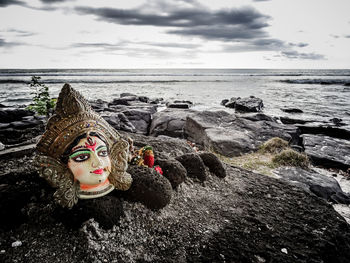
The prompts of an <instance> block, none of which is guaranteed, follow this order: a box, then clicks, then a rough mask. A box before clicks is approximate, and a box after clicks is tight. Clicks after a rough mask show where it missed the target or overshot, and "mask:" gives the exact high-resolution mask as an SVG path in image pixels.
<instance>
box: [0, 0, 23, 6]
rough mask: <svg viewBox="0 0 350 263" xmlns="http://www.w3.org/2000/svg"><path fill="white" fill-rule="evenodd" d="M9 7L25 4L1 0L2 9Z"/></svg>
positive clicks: (13, 0)
mask: <svg viewBox="0 0 350 263" xmlns="http://www.w3.org/2000/svg"><path fill="white" fill-rule="evenodd" d="M9 5H25V3H24V2H22V1H18V0H0V7H6V6H9Z"/></svg>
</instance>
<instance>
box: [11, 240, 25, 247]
mask: <svg viewBox="0 0 350 263" xmlns="http://www.w3.org/2000/svg"><path fill="white" fill-rule="evenodd" d="M11 246H12V247H20V246H22V241H19V240H18V241H15V242H13V243H12V245H11Z"/></svg>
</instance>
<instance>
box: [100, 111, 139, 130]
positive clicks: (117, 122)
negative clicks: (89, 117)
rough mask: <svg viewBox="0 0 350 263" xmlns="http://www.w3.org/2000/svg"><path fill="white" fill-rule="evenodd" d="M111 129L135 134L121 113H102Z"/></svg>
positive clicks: (131, 125) (132, 127) (133, 127)
mask: <svg viewBox="0 0 350 263" xmlns="http://www.w3.org/2000/svg"><path fill="white" fill-rule="evenodd" d="M101 117H102V118H104V119H105V120H106V121H107V122H108V123H109V124H110V125H111V126H112V127H113V128H115V129H116V130H122V131H127V132H136V128H135V126H134V125H133V124H132V123H131V122H130V121H129V119H128V118H127V117H126V116H125V115H124V114H123V113H121V112H119V113H114V112H111V113H107V114H106V113H104V114H101Z"/></svg>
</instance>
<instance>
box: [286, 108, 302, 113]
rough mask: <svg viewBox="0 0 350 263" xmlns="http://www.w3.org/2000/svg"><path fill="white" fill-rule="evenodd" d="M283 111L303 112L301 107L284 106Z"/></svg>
mask: <svg viewBox="0 0 350 263" xmlns="http://www.w3.org/2000/svg"><path fill="white" fill-rule="evenodd" d="M281 111H284V112H288V113H303V111H302V110H301V109H297V108H282V109H281Z"/></svg>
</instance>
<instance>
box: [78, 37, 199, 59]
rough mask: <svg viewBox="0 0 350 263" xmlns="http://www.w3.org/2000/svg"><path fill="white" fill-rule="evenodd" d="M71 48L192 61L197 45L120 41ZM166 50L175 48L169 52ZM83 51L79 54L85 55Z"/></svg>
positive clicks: (80, 44) (79, 44)
mask: <svg viewBox="0 0 350 263" xmlns="http://www.w3.org/2000/svg"><path fill="white" fill-rule="evenodd" d="M71 47H73V48H79V49H81V48H89V52H97V53H100V52H106V53H108V54H110V55H123V56H132V57H140V58H147V57H152V58H157V59H162V58H164V59H166V58H183V59H186V58H187V59H193V58H194V57H196V54H197V53H196V49H195V48H196V47H199V46H198V45H192V44H178V43H159V42H132V41H120V42H118V43H115V44H111V43H103V42H96V43H75V44H72V45H71ZM168 48H175V49H172V50H169V49H168ZM85 53H86V52H84V51H83V50H80V51H79V54H85Z"/></svg>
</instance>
